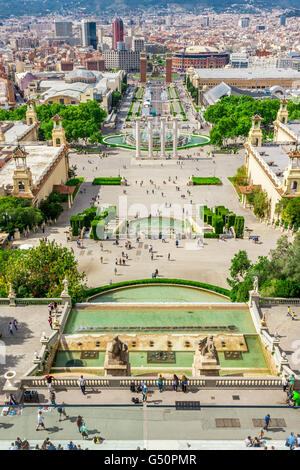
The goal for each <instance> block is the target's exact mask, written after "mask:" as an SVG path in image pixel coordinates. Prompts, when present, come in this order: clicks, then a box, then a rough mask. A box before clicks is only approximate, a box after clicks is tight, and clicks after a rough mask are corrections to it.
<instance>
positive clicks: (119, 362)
mask: <svg viewBox="0 0 300 470" xmlns="http://www.w3.org/2000/svg"><path fill="white" fill-rule="evenodd" d="M104 374H105V375H106V376H107V375H111V376H114V377H124V376H129V375H130V362H129V352H128V346H127V344H125V343H122V341H120V340H119V338H118V336H115V337H114V339H113V340H112V341H111V342H110V343H107V347H106V353H105V360H104Z"/></svg>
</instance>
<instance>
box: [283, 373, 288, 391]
mask: <svg viewBox="0 0 300 470" xmlns="http://www.w3.org/2000/svg"><path fill="white" fill-rule="evenodd" d="M287 387H288V376H287V375H284V376H283V377H282V390H283V392H286V389H287Z"/></svg>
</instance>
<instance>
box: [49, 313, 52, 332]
mask: <svg viewBox="0 0 300 470" xmlns="http://www.w3.org/2000/svg"><path fill="white" fill-rule="evenodd" d="M48 322H49V325H50V328H51V330H53V328H52V317H51V315H49V318H48Z"/></svg>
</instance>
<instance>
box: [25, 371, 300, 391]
mask: <svg viewBox="0 0 300 470" xmlns="http://www.w3.org/2000/svg"><path fill="white" fill-rule="evenodd" d="M78 378H79V375H78ZM78 378H77V377H75V378H74V377H61V378H55V379H54V380H53V384H54V387H55V389H56V390H59V388H68V389H72V388H78V387H79V386H78ZM187 379H188V382H187V383H188V387H189V388H192V389H194V390H200V389H216V388H230V389H263V388H273V389H280V388H281V387H282V381H281V378H279V377H250V378H248V377H238V378H230V377H191V378H189V377H187ZM141 382H144V383H145V384H146V385H147V386H148V387H150V388H151V387H154V388H157V386H158V378H156V377H126V378H124V377H97V378H86V386H87V388H89V387H92V388H104V389H109V388H114V389H129V388H130V385H131V384H132V383H134V384H135V385H139V384H141ZM297 382H299V383H298V385H300V381H299V380H298V381H296V385H297ZM172 385H173V380H172V379H165V380H164V387H165V389H169V390H171V389H172ZM21 387H22V388H23V389H37V388H46V387H47V383H46V380H45V379H44V378H43V377H23V378H22V379H21Z"/></svg>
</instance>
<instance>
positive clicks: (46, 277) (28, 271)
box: [0, 241, 85, 301]
mask: <svg viewBox="0 0 300 470" xmlns="http://www.w3.org/2000/svg"><path fill="white" fill-rule="evenodd" d="M0 266H1V267H2V268H4V269H2V270H1V272H0V288H2V291H3V290H6V292H5V294H6V295H7V294H8V290H7V289H8V285H9V283H12V286H13V288H14V290H15V292H16V294H17V296H19V297H21V296H24V297H59V296H60V295H61V292H62V290H63V280H64V278H66V279H67V280H68V286H69V293H70V295H71V297H72V298H73V299H74V300H75V301H80V300H82V299H83V298H84V295H83V293H84V287H85V285H84V281H85V274H84V273H79V271H78V262H77V261H76V259H75V256H74V252H73V250H72V249H71V250H68V249H67V248H63V247H61V246H60V245H58V244H56V243H55V242H54V241H53V242H50V243H45V242H44V241H41V242H40V245H39V246H38V247H36V248H31V249H29V250H11V251H10V252H8V254H6V255H5V256H3V255H2V253H1V255H0ZM1 286H2V287H1Z"/></svg>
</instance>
